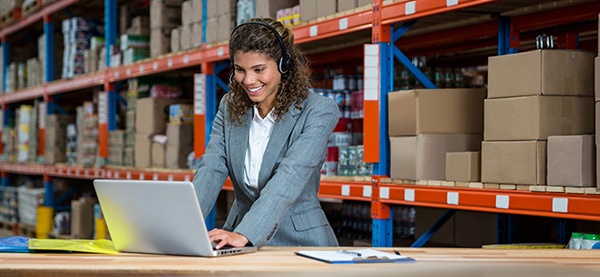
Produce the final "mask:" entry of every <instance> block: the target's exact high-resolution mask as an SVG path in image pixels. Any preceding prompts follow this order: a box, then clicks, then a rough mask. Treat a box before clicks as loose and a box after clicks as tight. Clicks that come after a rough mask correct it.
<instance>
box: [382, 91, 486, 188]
mask: <svg viewBox="0 0 600 277" xmlns="http://www.w3.org/2000/svg"><path fill="white" fill-rule="evenodd" d="M484 98H485V90H484V89H436V90H427V89H418V90H407V91H397V92H392V93H389V135H390V159H391V177H392V178H397V179H409V180H444V178H445V172H446V152H462V151H478V150H479V149H480V146H481V133H482V131H483V99H484Z"/></svg>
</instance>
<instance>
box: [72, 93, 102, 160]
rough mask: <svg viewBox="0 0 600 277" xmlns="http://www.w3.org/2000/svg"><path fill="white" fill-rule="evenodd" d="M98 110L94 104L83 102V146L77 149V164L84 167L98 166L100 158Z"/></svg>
mask: <svg viewBox="0 0 600 277" xmlns="http://www.w3.org/2000/svg"><path fill="white" fill-rule="evenodd" d="M96 110H97V109H96V105H94V103H93V102H91V101H86V102H83V118H82V122H81V127H82V129H81V133H80V134H81V135H82V136H81V144H80V145H79V147H78V149H77V153H78V156H77V157H78V160H77V163H78V164H79V165H81V166H83V167H93V166H94V165H96V158H97V156H98V114H97V112H96Z"/></svg>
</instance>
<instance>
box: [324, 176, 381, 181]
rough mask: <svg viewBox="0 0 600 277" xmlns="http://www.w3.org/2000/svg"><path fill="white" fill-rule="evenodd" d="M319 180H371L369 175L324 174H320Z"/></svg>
mask: <svg viewBox="0 0 600 277" xmlns="http://www.w3.org/2000/svg"><path fill="white" fill-rule="evenodd" d="M321 181H338V182H371V176H325V175H321Z"/></svg>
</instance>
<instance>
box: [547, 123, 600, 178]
mask: <svg viewBox="0 0 600 277" xmlns="http://www.w3.org/2000/svg"><path fill="white" fill-rule="evenodd" d="M594 152H595V146H594V136H593V135H580V136H549V137H548V157H547V159H548V166H547V170H548V175H547V182H548V185H549V186H579V187H585V186H589V187H591V186H596V172H595V170H596V166H595V164H596V155H595V153H594Z"/></svg>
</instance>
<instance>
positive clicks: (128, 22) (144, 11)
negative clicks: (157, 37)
mask: <svg viewBox="0 0 600 277" xmlns="http://www.w3.org/2000/svg"><path fill="white" fill-rule="evenodd" d="M148 15H149V10H148V7H147V6H146V7H144V6H139V5H127V4H126V5H122V6H121V8H120V9H119V34H125V33H128V30H129V29H131V28H132V27H133V25H134V24H135V22H134V19H135V18H137V17H142V18H145V19H141V21H142V22H140V23H143V24H141V25H142V26H144V24H145V22H144V21H147V22H148V23H147V24H148V28H147V30H148V31H149V30H150V28H149V26H150V18H149V17H148ZM136 27H138V26H136ZM133 35H136V34H133Z"/></svg>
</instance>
